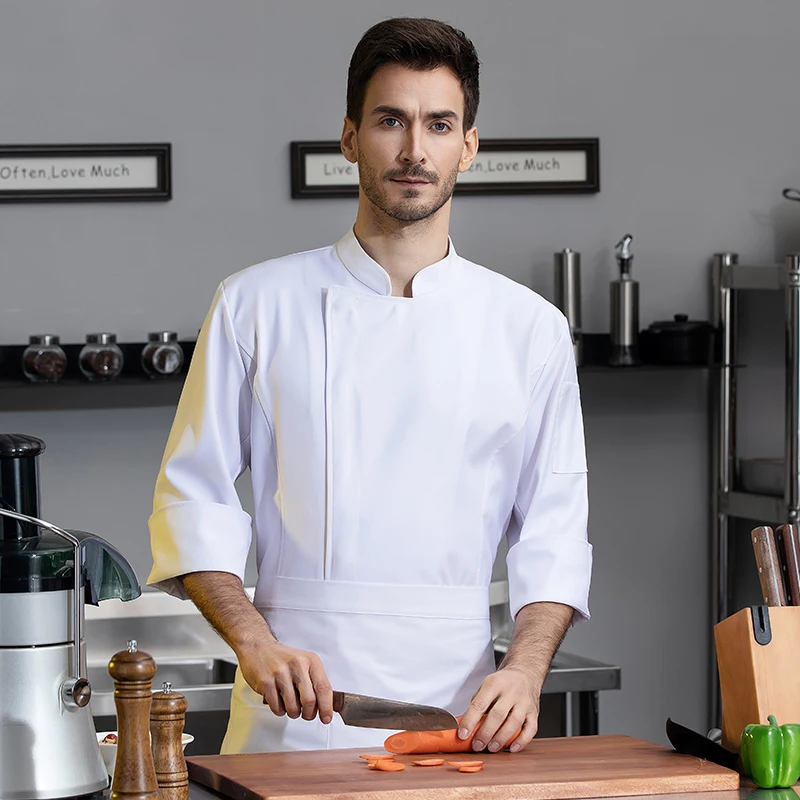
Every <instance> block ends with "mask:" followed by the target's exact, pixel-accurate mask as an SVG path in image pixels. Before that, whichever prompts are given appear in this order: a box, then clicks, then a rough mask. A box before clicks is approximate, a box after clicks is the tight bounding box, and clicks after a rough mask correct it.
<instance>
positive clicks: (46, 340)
mask: <svg viewBox="0 0 800 800" xmlns="http://www.w3.org/2000/svg"><path fill="white" fill-rule="evenodd" d="M60 342H61V337H60V336H55V335H54V334H52V333H37V334H34V335H33V336H29V337H28V344H59V343H60Z"/></svg>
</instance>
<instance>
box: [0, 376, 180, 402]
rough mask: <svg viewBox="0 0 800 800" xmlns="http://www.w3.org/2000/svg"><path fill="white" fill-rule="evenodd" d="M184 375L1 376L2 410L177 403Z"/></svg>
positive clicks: (0, 397) (0, 398)
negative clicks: (52, 379) (95, 379)
mask: <svg viewBox="0 0 800 800" xmlns="http://www.w3.org/2000/svg"><path fill="white" fill-rule="evenodd" d="M182 389H183V379H182V377H181V378H165V379H163V380H150V379H149V378H146V377H138V376H128V375H121V376H120V377H118V378H116V379H114V380H113V381H109V382H107V383H91V382H89V381H87V380H85V379H82V378H63V379H62V380H60V381H59V382H58V383H30V382H29V381H19V380H0V411H54V410H74V409H98V408H146V407H149V406H174V405H177V403H178V398H179V397H180V395H181V390H182Z"/></svg>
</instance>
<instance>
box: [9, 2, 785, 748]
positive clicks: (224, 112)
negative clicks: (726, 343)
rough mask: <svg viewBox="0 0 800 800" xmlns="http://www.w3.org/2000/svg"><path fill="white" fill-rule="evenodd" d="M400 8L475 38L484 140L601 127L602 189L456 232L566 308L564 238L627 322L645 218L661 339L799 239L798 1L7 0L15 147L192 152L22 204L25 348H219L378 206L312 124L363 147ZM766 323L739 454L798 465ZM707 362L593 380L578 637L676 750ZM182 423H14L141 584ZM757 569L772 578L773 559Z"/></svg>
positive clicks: (586, 382)
mask: <svg viewBox="0 0 800 800" xmlns="http://www.w3.org/2000/svg"><path fill="white" fill-rule="evenodd" d="M395 15H419V16H433V17H437V18H441V19H445V20H447V21H449V22H451V23H453V24H455V25H457V26H458V27H461V28H463V29H464V30H465V31H466V32H467V34H468V35H469V36H470V37H471V38H472V39H473V40H474V42H475V43H476V45H477V47H478V50H479V53H480V56H481V59H482V64H483V68H482V101H481V107H480V111H479V115H478V121H477V124H478V127H479V131H480V133H481V134H482V136H483V137H485V138H515V137H519V138H540V137H542V138H543V137H587V136H597V137H599V138H600V164H601V192H600V193H599V194H597V195H588V196H572V197H571V196H567V195H562V196H558V195H556V196H544V195H542V196H536V195H529V196H519V197H485V196H483V197H469V196H460V197H458V198H456V201H455V204H454V212H453V221H452V235H453V239H454V241H455V243H456V246H457V248H458V250H459V252H460V253H461V254H462V255H464V256H466V257H467V258H470V259H472V260H474V261H477V262H478V263H481V264H484V265H486V266H488V267H490V268H492V269H495V270H497V271H498V272H501V273H503V274H505V275H508V276H510V277H511V278H514V279H515V280H518V281H520V282H521V283H523V284H526V285H529V286H531V287H532V288H533V289H535V290H536V291H538V292H540V293H542V294H543V295H544V296H546V297H548V298H550V299H552V297H553V266H552V264H553V252H554V251H556V250H560V249H562V248H564V247H571V248H573V249H575V250H578V251H580V252H581V253H582V255H583V317H584V329H585V330H587V331H591V332H604V331H607V330H608V282H609V281H610V280H612V278H613V277H614V276H615V275H614V273H615V261H614V245H615V243H616V242H617V241H618V240H619V239H620V237H621V236H622V234H624V233H628V232H630V233H632V234H633V236H634V242H633V251H634V254H635V260H634V263H633V272H634V276H635V277H636V278H637V279H638V280H639V281H640V282H641V323H642V327H647V325H649V324H650V323H651V322H653V321H654V320H664V319H671V318H672V315H673V314H675V313H678V312H683V313H686V314H689V315H690V317H691V318H692V319H705V318H708V316H709V309H710V277H709V275H710V272H709V261H710V257H711V256H712V254H713V253H714V252H717V251H722V250H731V251H735V252H738V253H739V254H740V261H742V262H745V263H769V262H773V261H778V260H782V259H783V256H784V254H785V253H787V252H790V251H797V250H800V206H798V205H797V204H794V203H789V202H787V201H785V200H783V199H782V197H781V190H782V189H783V188H784V187H785V186H792V185H795V186H796V185H798V184H800V140H799V139H798V135H797V131H798V130H800V105H799V104H798V103H797V80H798V65H797V48H796V34H797V31H798V30H800V5H798V4H797V3H795V2H793V1H792V0H783V1H781V0H772V1H770V2H762V3H757V4H756V3H750V2H746V0H735V1H734V0H706V1H705V2H703V3H697V2H695V1H694V0H673V2H671V3H666V2H656V0H646V1H644V2H642V0H639V1H638V2H637V1H634V0H603V2H564V0H538V2H536V3H530V2H526V1H525V0H516V1H512V0H496V1H495V2H493V3H483V2H477V0H427V1H426V2H420V1H419V0H406V2H403V3H397V2H394V0H338V2H328V3H320V2H318V0H291V2H288V1H287V2H254V1H252V0H247V1H245V0H236V2H230V3H217V2H211V1H210V0H169V2H163V0H138V2H136V3H130V2H121V0H103V2H101V1H100V0H70V2H44V1H43V0H3V1H2V2H0V142H2V143H9V144H11V143H15V144H33V143H59V144H60V143H72V142H74V143H95V142H96V143H121V142H160V141H166V142H171V143H172V147H173V181H174V194H173V199H172V200H171V201H170V202H167V203H138V204H137V203H92V204H78V203H73V204H69V203H61V204H30V205H23V204H10V205H3V206H0V242H2V249H1V250H0V276H1V279H2V280H1V282H0V344H19V343H24V342H26V341H27V337H28V335H29V334H31V333H43V332H50V333H57V334H60V335H61V337H62V342H81V341H83V338H84V335H85V334H86V333H87V332H90V331H98V330H110V331H114V332H116V333H117V334H118V336H119V339H120V341H144V339H145V335H146V333H147V332H148V331H151V330H164V329H170V330H176V331H178V332H179V334H180V337H181V338H193V337H194V336H195V335H196V333H197V329H198V328H199V326H200V323H201V322H202V319H203V316H204V315H205V312H206V309H207V307H208V304H209V302H210V300H211V297H212V294H213V292H214V289H215V287H216V285H217V283H218V282H219V281H220V280H221V279H222V278H224V277H225V276H226V275H228V274H230V273H231V272H234V271H236V270H239V269H241V268H243V267H245V266H247V265H249V264H252V263H255V262H258V261H261V260H264V259H266V258H269V257H272V256H277V255H281V254H284V253H289V252H293V251H297V250H302V249H308V248H313V247H319V246H323V245H326V244H329V243H332V242H334V241H335V240H337V239H338V238H339V237H340V236H341V234H342V233H343V231H344V230H345V229H346V228H347V227H348V226H349V225H350V224H351V222H352V220H353V218H354V212H355V207H356V201H355V200H350V199H344V200H305V201H292V200H291V199H290V197H289V142H290V141H292V140H327V139H336V138H338V135H339V132H340V128H341V119H342V116H343V109H344V93H345V80H346V71H347V64H348V61H349V57H350V54H351V52H352V50H353V47H354V46H355V44H356V42H357V41H358V39H359V37H360V35H361V33H362V32H363V31H364V30H365V29H366V28H367V27H369V26H370V25H371V24H373V23H374V22H376V21H378V20H380V19H382V18H384V17H387V16H395ZM742 316H743V320H742V323H743V324H742V334H743V335H742V343H743V346H744V350H743V353H742V356H743V359H742V360H743V361H745V362H747V363H748V364H749V367H748V369H747V371H746V377H745V378H744V379H743V382H742V397H741V408H742V411H743V413H742V420H743V424H742V425H741V428H740V434H741V441H740V449H741V453H742V455H747V456H756V455H781V454H782V452H783V444H782V416H783V412H782V402H783V383H782V359H783V338H782V329H781V325H782V309H781V298H780V297H779V296H778V294H777V293H776V294H775V295H774V296H772V295H767V294H765V295H763V296H760V297H759V296H755V297H753V298H751V299H749V300H748V302H747V303H746V304H745V305H744V306H743V308H742ZM710 380H711V377H710V373H709V372H708V371H707V370H702V369H685V370H674V371H673V370H664V371H647V372H639V373H637V372H635V371H634V372H629V373H621V372H617V371H613V370H608V371H602V372H584V373H582V375H581V387H582V397H583V404H584V413H585V423H586V437H587V449H588V456H589V465H590V495H591V496H590V501H591V514H590V538H591V541H592V543H593V544H594V548H595V551H594V552H595V570H594V577H593V587H592V594H591V600H590V602H591V608H592V612H593V618H592V621H591V622H590V623H589V624H586V625H583V626H581V627H579V628H576V629H575V630H573V631H572V632H570V634H569V636H568V638H567V641H566V643H565V645H564V649H565V650H566V651H568V652H573V653H576V654H579V655H584V656H588V657H591V658H594V659H598V660H601V661H605V662H608V663H612V664H618V665H619V666H621V668H622V689H621V690H620V691H612V692H605V693H601V697H600V731H601V732H602V733H612V732H621V733H628V734H631V735H634V736H639V737H642V738H645V739H650V740H652V741H664V740H665V737H664V734H663V729H664V721H665V719H666V717H667V716H671V717H672V718H673V719H675V720H677V721H679V722H682V723H684V724H686V725H689V726H691V727H694V728H696V729H698V730H705V726H706V725H707V717H706V714H707V702H708V691H707V689H708V669H709V656H710V653H711V646H712V645H711V626H710V617H709V593H710V566H709V537H710V524H709V504H710V497H709V489H710V481H709V459H708V436H709V423H708V402H709V389H710V385H711V384H710ZM498 389H499V390H500V387H498ZM172 414H173V409H172V408H170V407H152V408H138V409H130V410H119V409H117V410H92V411H88V410H80V409H69V408H64V409H63V410H59V411H46V412H45V411H35V412H34V411H32V412H19V411H14V412H11V411H3V409H2V406H0V430H1V431H4V432H24V433H28V434H32V435H36V436H40V437H42V438H43V439H44V440H45V441H46V442H47V445H48V449H47V452H46V453H45V455H44V456H43V457H42V459H41V483H42V513H43V515H44V516H45V517H46V518H47V519H51V520H53V521H55V522H56V523H58V524H60V525H62V526H65V527H77V528H84V529H86V530H91V531H94V532H97V533H99V534H100V535H103V536H105V537H106V538H108V539H109V540H110V541H111V542H112V543H114V544H116V545H117V546H118V547H119V548H120V549H121V550H122V551H123V553H125V554H126V555H127V556H128V558H130V559H131V561H132V562H133V564H134V567H135V568H136V570H137V573H138V574H139V576H140V579H141V580H142V581H144V580H145V579H146V577H147V573H148V570H149V566H150V555H149V543H148V538H147V528H146V522H147V517H148V515H149V512H150V506H151V500H152V489H153V483H154V480H155V476H156V472H157V469H158V464H159V461H160V458H161V454H162V450H163V447H164V443H165V439H166V436H167V432H168V429H169V425H170V422H171V419H172ZM242 494H243V499H244V503H245V506H246V507H249V506H250V494H249V492H248V490H247V488H246V486H244V485H243V486H242ZM749 558H750V559H751V560H752V555H750V556H749ZM739 569H740V571H741V572H742V574H743V576H745V577H747V578H748V580H750V576H751V573H753V572H754V570H755V566H754V563H751V561H748V558H747V555H746V553H745V554H744V555H743V556H742V558H741V559H740V564H739ZM497 574H498V575H501V574H502V564H500V565H498V568H497ZM253 575H254V573H253V570H252V567H251V568H250V572H249V578H250V582H252V577H253ZM744 594H746V592H744V593H743V595H744Z"/></svg>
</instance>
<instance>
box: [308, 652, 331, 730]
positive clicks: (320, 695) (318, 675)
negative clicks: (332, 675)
mask: <svg viewBox="0 0 800 800" xmlns="http://www.w3.org/2000/svg"><path fill="white" fill-rule="evenodd" d="M309 677H310V678H311V685H312V686H313V687H314V696H315V697H316V699H317V709H318V710H319V718H320V720H321V721H322V722H324V723H325V724H326V725H327V724H328V723H329V722H330V721H331V720H332V719H333V688H332V687H331V682H330V681H329V680H328V676H327V674H326V673H325V668H324V667H323V666H322V661H321V660H320V659H319V658H313V659H312V660H311V668H310V669H309Z"/></svg>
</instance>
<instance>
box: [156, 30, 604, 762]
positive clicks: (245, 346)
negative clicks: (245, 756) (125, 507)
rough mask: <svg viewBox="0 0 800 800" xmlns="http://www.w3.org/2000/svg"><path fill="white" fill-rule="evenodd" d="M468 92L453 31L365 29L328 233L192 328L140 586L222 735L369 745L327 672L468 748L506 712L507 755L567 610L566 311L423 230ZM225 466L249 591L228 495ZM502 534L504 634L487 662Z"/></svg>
mask: <svg viewBox="0 0 800 800" xmlns="http://www.w3.org/2000/svg"><path fill="white" fill-rule="evenodd" d="M477 106H478V58H477V55H476V53H475V49H474V47H473V46H472V43H471V42H470V41H469V40H468V39H467V38H466V37H465V36H464V34H463V33H461V32H460V31H457V30H455V29H453V28H451V27H450V26H448V25H445V24H443V23H440V22H436V21H433V20H426V19H394V20H388V21H385V22H381V23H379V24H377V25H375V26H374V27H372V28H371V29H370V30H369V31H367V33H366V34H365V35H364V37H363V38H362V40H361V42H360V43H359V44H358V46H357V48H356V50H355V52H354V54H353V57H352V61H351V64H350V70H349V76H348V88H347V117H346V118H345V121H344V129H343V132H342V138H341V147H342V152H343V153H344V155H345V156H346V158H347V159H348V161H351V162H353V163H357V164H358V169H359V181H360V192H359V205H358V214H357V217H356V221H355V225H354V227H353V229H352V230H351V231H349V232H348V233H347V234H345V236H344V237H343V238H342V239H341V240H340V241H339V242H338V243H337V244H336V245H335V246H333V247H328V248H323V249H320V250H314V251H310V252H306V253H299V254H295V255H292V256H288V257H284V258H279V259H276V260H272V261H267V262H265V263H263V264H259V265H257V266H254V267H250V268H249V269H245V270H244V271H242V272H239V273H238V274H235V275H233V276H232V277H230V278H228V279H227V280H225V281H223V283H222V285H221V286H220V287H219V289H218V291H217V294H216V297H215V299H214V302H213V305H212V307H211V310H210V311H209V314H208V316H207V318H206V321H205V323H204V325H203V329H202V331H201V334H200V337H199V339H198V343H197V348H196V351H195V355H194V358H193V361H192V365H191V369H190V371H189V375H188V377H187V382H186V388H185V390H184V392H183V396H182V398H181V402H180V404H179V407H178V410H177V414H176V417H175V422H174V426H173V429H172V432H171V435H170V438H169V442H168V444H167V448H166V453H165V456H164V461H163V464H162V469H161V473H160V475H159V478H158V482H157V486H156V493H155V504H154V513H153V516H152V517H151V520H150V528H151V533H152V547H153V556H154V562H155V563H154V567H153V572H152V574H151V576H150V583H151V584H153V585H156V586H158V587H159V588H162V589H164V590H165V591H168V592H171V593H173V594H175V595H178V596H181V597H189V598H191V599H192V600H193V601H194V602H195V603H196V604H197V606H198V607H199V609H200V610H201V611H202V613H203V614H204V615H205V616H206V617H207V618H208V620H209V621H210V622H211V624H212V625H214V627H215V628H216V629H217V630H218V631H219V633H220V634H221V635H222V636H223V638H224V639H225V640H226V641H227V642H228V643H229V644H230V646H231V647H232V648H233V649H234V651H235V652H236V654H237V656H238V660H239V670H238V672H237V678H236V683H235V686H234V690H233V697H232V703H231V719H230V724H229V727H228V732H227V735H226V738H225V742H224V743H223V752H244V751H274V750H289V749H319V748H333V747H351V746H352V747H356V746H360V747H368V746H376V745H379V744H380V743H381V742H382V741H383V739H384V738H385V737H386V736H387V732H386V731H381V730H371V729H360V728H348V727H345V726H344V725H343V724H342V722H341V720H340V718H339V717H338V715H334V713H333V710H332V689H337V690H341V691H353V692H358V693H362V694H369V695H375V696H379V697H386V698H391V699H395V700H405V701H409V702H416V703H426V704H432V705H438V706H444V707H446V708H448V709H449V710H450V711H452V712H453V713H455V714H463V719H462V722H461V729H460V735H461V736H462V737H467V736H470V735H472V733H473V732H475V731H476V730H477V733H476V734H475V740H474V744H473V747H474V749H476V750H482V749H484V748H486V749H488V750H490V751H494V750H497V749H500V748H501V747H503V746H504V745H506V743H507V742H508V741H509V740H510V739H511V738H512V736H513V734H514V733H515V732H516V730H517V729H518V728H520V727H522V734H521V735H520V737H519V738H518V739H517V740H516V741H515V742H514V743H513V745H512V747H511V749H512V750H518V749H521V748H522V747H524V746H525V745H526V744H527V743H528V742H529V741H530V740H531V738H532V737H533V736H534V734H535V733H536V729H537V719H538V708H539V695H540V690H541V686H542V682H543V681H544V678H545V676H546V673H547V669H548V667H549V664H550V660H551V658H552V656H553V654H554V652H555V650H556V648H557V647H558V645H559V643H560V642H561V640H562V638H563V636H564V633H565V631H566V630H567V628H568V626H569V624H570V622H571V621H572V620H573V617H575V618H584V617H588V608H587V596H588V589H589V575H590V569H591V546H590V545H589V544H588V542H587V537H586V521H587V497H586V461H585V452H584V442H583V425H582V419H581V409H580V399H579V393H578V384H577V377H576V371H575V364H574V360H573V355H572V352H573V351H572V343H571V340H570V333H569V329H568V326H567V323H566V320H565V319H564V317H563V316H562V315H561V314H560V313H559V312H558V311H557V310H556V309H555V308H554V307H553V306H551V305H550V304H549V303H547V302H546V301H545V300H543V299H542V298H540V297H539V296H538V295H536V294H534V293H533V292H531V291H530V290H529V289H527V288H525V287H523V286H521V285H519V284H517V283H515V282H513V281H511V280H508V279H507V278H505V277H502V276H501V275H499V274H497V273H496V272H493V271H490V270H488V269H484V268H483V267H479V266H477V265H475V264H472V263H470V262H469V261H466V260H464V259H463V258H461V257H460V256H458V255H457V254H456V252H455V249H454V247H453V244H452V242H451V241H450V240H449V237H448V227H449V218H450V206H451V196H452V193H453V187H454V185H455V182H456V178H457V175H458V173H459V172H464V171H465V170H467V169H468V168H469V166H470V164H471V163H472V161H473V159H474V158H475V155H476V153H477V150H478V134H477V130H476V129H475V127H474V120H475V114H476V111H477ZM248 466H249V468H250V471H251V476H252V482H253V489H254V498H255V520H254V523H255V533H256V542H255V546H256V561H257V565H258V581H257V585H256V588H255V597H254V599H253V602H252V603H251V602H250V601H249V599H248V598H247V595H246V594H245V592H244V590H243V588H242V579H243V574H244V566H245V559H246V556H247V552H248V549H249V546H250V538H251V520H250V517H249V516H248V515H247V514H245V513H244V512H243V511H242V509H241V506H240V504H239V500H238V497H237V495H236V491H235V489H234V481H235V480H236V478H237V477H238V476H239V475H240V474H241V473H242V472H243V471H244V470H245V468H246V467H248ZM504 534H506V535H507V537H508V544H509V553H508V558H507V561H508V580H509V592H510V605H511V611H512V613H513V615H514V617H515V630H514V636H513V641H512V644H511V647H510V649H509V652H508V654H507V656H506V658H505V659H504V661H503V663H502V665H501V667H500V669H499V670H497V671H496V672H495V671H494V659H493V648H492V642H491V631H490V624H489V613H488V585H489V582H490V578H491V572H492V564H493V561H494V558H495V554H496V550H497V546H498V543H499V542H500V540H501V538H502V536H503V535H504ZM487 712H488V715H487V716H486V717H485V719H484V718H483V715H484V714H486V713H487Z"/></svg>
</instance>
